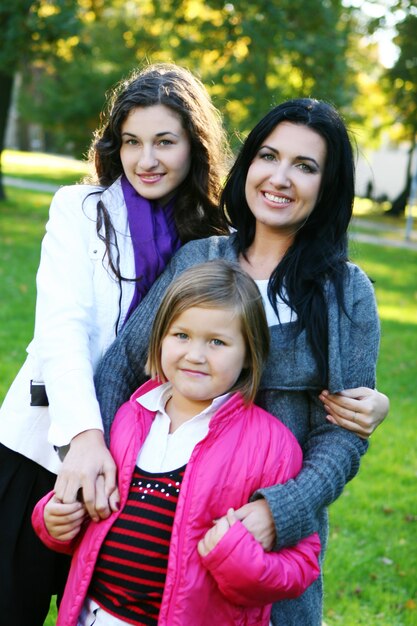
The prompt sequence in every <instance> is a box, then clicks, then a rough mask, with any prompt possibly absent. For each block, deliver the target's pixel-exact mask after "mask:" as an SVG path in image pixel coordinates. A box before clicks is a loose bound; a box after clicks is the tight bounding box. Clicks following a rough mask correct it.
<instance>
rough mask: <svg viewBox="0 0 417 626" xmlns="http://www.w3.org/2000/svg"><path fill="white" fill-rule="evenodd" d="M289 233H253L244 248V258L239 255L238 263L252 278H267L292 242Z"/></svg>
mask: <svg viewBox="0 0 417 626" xmlns="http://www.w3.org/2000/svg"><path fill="white" fill-rule="evenodd" d="M293 239H294V238H293V236H291V235H278V234H277V233H276V232H274V233H262V235H261V234H259V232H258V230H257V232H256V233H255V238H254V240H253V242H252V244H251V245H250V246H249V248H248V249H247V250H246V254H245V256H246V258H244V257H243V256H241V258H240V259H239V264H240V265H241V267H242V268H243V269H244V270H245V271H246V272H247V273H248V274H249V276H251V277H252V278H253V279H254V280H267V279H269V278H270V276H271V274H272V272H273V271H274V270H275V268H276V267H277V265H279V263H280V261H281V260H282V258H283V256H284V254H285V253H286V251H287V250H288V248H289V247H290V245H291V244H292V242H293Z"/></svg>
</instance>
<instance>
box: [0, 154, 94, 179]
mask: <svg viewBox="0 0 417 626" xmlns="http://www.w3.org/2000/svg"><path fill="white" fill-rule="evenodd" d="M1 165H2V171H3V174H4V175H5V176H12V177H14V178H24V179H26V180H35V181H40V182H43V183H52V184H54V183H56V184H58V185H68V184H71V183H76V182H79V181H80V180H81V179H82V178H83V177H84V176H86V174H87V173H88V172H89V169H88V168H89V166H88V165H87V163H84V162H83V161H77V160H76V159H71V158H70V157H63V156H55V155H51V154H44V153H42V152H17V151H15V150H4V152H3V153H2V160H1Z"/></svg>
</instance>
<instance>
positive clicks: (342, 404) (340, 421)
mask: <svg viewBox="0 0 417 626" xmlns="http://www.w3.org/2000/svg"><path fill="white" fill-rule="evenodd" d="M319 398H320V400H321V401H322V402H323V404H324V408H325V409H326V411H327V413H328V415H327V416H326V417H327V419H328V420H329V422H331V423H332V424H337V425H338V426H342V427H343V428H346V429H347V430H351V431H352V432H354V433H356V434H357V435H359V436H360V437H362V438H363V439H367V438H368V437H370V435H372V433H373V432H374V430H375V429H376V428H377V427H378V426H379V424H380V423H381V422H382V421H383V420H384V419H385V417H386V416H387V414H388V411H389V400H388V398H387V396H386V395H385V394H383V393H380V392H379V391H377V390H376V389H369V388H368V387H358V388H356V389H345V390H344V391H341V392H340V393H335V394H331V393H329V392H328V391H327V390H324V391H322V392H321V394H320V395H319Z"/></svg>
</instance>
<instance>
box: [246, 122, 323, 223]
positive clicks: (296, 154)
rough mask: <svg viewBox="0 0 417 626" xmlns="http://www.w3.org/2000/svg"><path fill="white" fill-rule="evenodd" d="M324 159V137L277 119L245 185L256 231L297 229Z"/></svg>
mask: <svg viewBox="0 0 417 626" xmlns="http://www.w3.org/2000/svg"><path fill="white" fill-rule="evenodd" d="M325 161H326V144H325V141H324V139H323V138H322V137H321V136H320V135H319V134H318V133H316V132H315V131H313V130H311V129H310V128H308V127H307V126H304V125H300V124H294V123H292V122H281V123H280V124H279V125H278V126H277V127H276V128H275V129H274V130H273V131H272V133H271V134H270V135H268V137H267V138H266V139H265V141H264V142H263V144H262V145H261V147H260V148H259V150H258V152H257V154H256V155H255V158H254V159H253V161H252V163H251V165H250V166H249V170H248V174H247V177H246V185H245V193H246V200H247V203H248V206H249V208H250V210H251V211H252V213H253V215H254V216H255V219H256V232H257V234H259V232H264V231H265V230H266V231H274V232H285V234H287V235H288V234H290V235H291V234H293V233H295V232H296V231H297V229H298V228H299V227H300V226H301V225H302V224H303V223H304V222H305V221H306V219H307V218H308V216H309V215H310V213H311V212H312V211H313V209H314V207H315V205H316V202H317V198H318V195H319V192H320V185H321V181H322V178H323V172H324V167H325Z"/></svg>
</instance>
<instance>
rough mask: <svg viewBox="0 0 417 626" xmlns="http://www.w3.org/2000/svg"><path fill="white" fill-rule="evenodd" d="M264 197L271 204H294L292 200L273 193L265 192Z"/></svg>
mask: <svg viewBox="0 0 417 626" xmlns="http://www.w3.org/2000/svg"><path fill="white" fill-rule="evenodd" d="M262 195H263V196H264V198H265V199H266V200H269V201H270V202H274V204H282V205H284V204H289V203H290V202H292V200H291V198H286V197H284V196H276V195H275V194H273V193H269V192H268V191H263V192H262Z"/></svg>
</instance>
